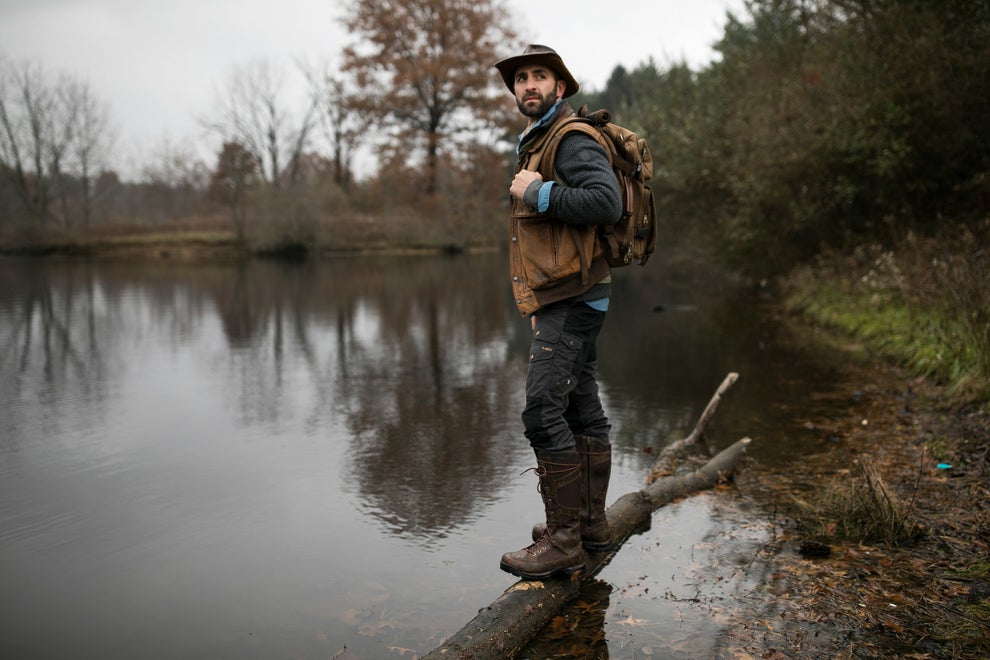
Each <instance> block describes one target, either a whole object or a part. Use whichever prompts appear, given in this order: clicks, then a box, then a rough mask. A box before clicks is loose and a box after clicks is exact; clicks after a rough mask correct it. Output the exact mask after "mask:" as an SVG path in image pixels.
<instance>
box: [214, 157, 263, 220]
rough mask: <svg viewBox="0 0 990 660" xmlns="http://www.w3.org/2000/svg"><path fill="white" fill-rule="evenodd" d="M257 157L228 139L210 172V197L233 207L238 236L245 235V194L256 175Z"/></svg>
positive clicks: (231, 210) (231, 211)
mask: <svg viewBox="0 0 990 660" xmlns="http://www.w3.org/2000/svg"><path fill="white" fill-rule="evenodd" d="M257 165H258V164H257V161H256V160H255V158H254V156H252V155H251V153H250V152H249V151H248V150H247V149H245V148H244V147H243V146H241V145H240V144H238V143H237V142H225V143H224V145H223V148H222V149H221V150H220V154H219V156H217V166H216V168H215V169H214V170H213V173H212V175H211V176H210V197H211V198H212V199H214V200H216V201H218V202H219V203H221V204H223V205H224V206H226V207H228V208H229V209H230V219H231V223H232V224H233V225H234V231H235V232H236V234H237V237H238V238H240V239H243V238H244V234H245V232H244V197H245V195H246V194H247V191H248V188H249V186H250V185H251V183H252V182H253V181H254V179H255V178H256V176H257V171H258V167H257Z"/></svg>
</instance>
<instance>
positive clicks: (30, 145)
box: [0, 60, 88, 227]
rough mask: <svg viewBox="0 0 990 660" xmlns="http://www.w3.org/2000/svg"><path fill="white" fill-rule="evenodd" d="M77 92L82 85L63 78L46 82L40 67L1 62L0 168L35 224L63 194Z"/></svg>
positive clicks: (48, 217)
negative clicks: (60, 192)
mask: <svg viewBox="0 0 990 660" xmlns="http://www.w3.org/2000/svg"><path fill="white" fill-rule="evenodd" d="M81 89H87V87H86V86H85V84H84V83H81V82H79V81H78V80H75V79H73V78H72V77H71V76H68V75H66V74H62V75H60V76H58V77H57V79H56V80H55V81H54V82H53V81H51V80H50V78H49V76H48V74H47V72H46V71H45V70H44V69H43V68H42V66H41V65H40V64H37V63H33V62H22V63H20V64H14V63H11V62H9V61H6V60H0V169H2V170H3V173H4V174H5V176H6V178H7V180H8V183H9V184H10V185H11V186H12V187H13V188H14V191H15V192H16V194H17V197H18V198H19V199H20V200H21V204H22V206H23V208H24V210H25V213H26V217H27V219H28V221H29V222H30V223H31V224H32V225H34V226H39V227H40V226H42V225H44V224H46V223H48V222H49V221H50V220H51V219H52V218H53V214H52V202H53V201H54V199H55V197H56V195H57V194H58V191H59V189H60V187H61V190H62V191H63V192H64V187H62V186H63V184H64V180H63V175H64V172H63V159H64V158H65V156H66V153H67V151H68V150H69V148H70V146H71V144H72V142H73V139H74V137H75V133H76V130H77V123H78V116H79V92H78V90H81ZM87 93H88V91H87ZM62 199H63V202H64V203H65V199H64V197H63V198H62ZM65 217H66V216H65V209H63V221H64V220H65Z"/></svg>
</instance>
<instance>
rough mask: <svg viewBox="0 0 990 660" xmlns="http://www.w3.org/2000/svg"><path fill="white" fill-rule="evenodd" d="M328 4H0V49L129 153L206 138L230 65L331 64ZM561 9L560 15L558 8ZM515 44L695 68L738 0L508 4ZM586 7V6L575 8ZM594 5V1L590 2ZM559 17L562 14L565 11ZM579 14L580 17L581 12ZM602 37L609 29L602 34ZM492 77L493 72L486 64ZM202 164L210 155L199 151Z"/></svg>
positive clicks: (587, 68) (337, 43)
mask: <svg viewBox="0 0 990 660" xmlns="http://www.w3.org/2000/svg"><path fill="white" fill-rule="evenodd" d="M340 4H341V3H340V2H338V1H335V0H268V1H264V0H0V53H2V54H3V55H4V56H6V57H7V58H10V59H13V60H24V59H30V60H34V61H40V62H41V63H43V64H44V66H45V67H46V69H48V70H49V72H51V73H55V72H63V71H64V72H68V73H72V74H75V75H78V76H81V77H83V78H84V79H86V80H88V81H89V83H90V85H91V87H92V88H93V90H94V91H95V92H96V93H97V95H98V96H99V97H100V98H102V99H103V100H105V101H106V102H107V103H108V104H109V106H110V112H111V114H112V116H113V120H114V122H115V124H117V126H118V127H119V132H120V136H119V146H120V149H121V150H122V151H124V152H126V153H130V154H132V155H131V157H132V158H134V156H133V154H136V153H141V152H144V151H147V150H148V149H149V148H153V147H154V146H155V145H161V144H163V143H165V142H168V143H176V144H180V143H181V144H203V135H202V130H201V129H200V127H199V124H198V123H197V120H198V118H202V117H209V116H210V111H211V107H212V105H213V103H214V101H215V99H216V89H217V88H218V87H221V86H222V85H223V83H224V81H225V80H226V78H227V77H228V76H229V73H230V71H231V69H232V67H233V66H235V65H243V64H246V63H248V62H250V61H252V60H254V59H259V58H273V59H275V60H280V61H285V62H287V63H290V62H291V61H292V60H293V58H306V59H309V60H315V59H318V58H323V59H329V60H330V61H331V62H335V61H338V58H339V54H340V50H341V47H342V46H343V45H344V43H346V42H347V41H348V39H347V35H346V34H345V32H344V30H343V28H342V27H341V26H340V24H339V22H338V20H337V19H338V18H339V16H340V14H341V10H340ZM564 4H566V5H567V7H568V10H567V12H561V15H557V12H558V11H559V8H560V7H561V6H563V5H564ZM508 5H509V6H510V8H512V9H513V10H514V12H515V15H516V18H517V19H518V22H517V31H518V32H519V33H520V35H522V42H521V43H520V44H518V45H512V47H509V48H507V50H508V51H509V52H513V53H514V52H519V51H521V50H522V47H523V46H524V45H525V43H528V42H535V43H542V44H546V45H548V46H551V47H553V48H555V49H556V50H557V51H558V52H559V53H560V54H561V55H562V56H563V58H564V61H565V62H566V63H567V66H568V68H569V69H570V70H571V72H572V73H573V74H574V75H575V77H576V78H577V79H578V80H579V82H581V83H582V85H584V86H586V87H589V88H591V89H601V88H602V87H603V86H604V84H605V81H606V80H607V79H608V76H609V74H610V73H611V72H612V70H613V69H614V68H615V66H616V65H617V64H622V65H624V66H625V67H627V68H629V69H632V68H635V67H636V66H637V65H639V64H641V63H643V62H645V61H647V59H649V58H650V57H652V58H653V59H654V60H655V61H656V62H657V63H658V64H660V65H663V64H665V63H669V62H672V61H677V60H681V59H684V60H686V61H687V62H688V63H689V64H691V65H694V66H701V65H704V64H706V63H708V62H709V61H710V60H711V59H712V57H714V54H713V52H712V50H711V44H712V43H713V42H714V41H715V40H717V39H718V37H719V36H720V35H721V33H722V27H723V26H724V24H725V17H726V12H727V11H732V12H733V13H736V14H739V13H740V12H741V10H742V7H743V0H568V2H566V3H564V2H558V1H555V0H543V1H542V2H532V1H524V0H508ZM581 7H587V10H586V11H584V12H583V13H582V12H580V11H579V8H581ZM596 8H600V9H596ZM565 14H566V16H565ZM579 14H580V15H579ZM604 35H609V36H608V37H606V36H604ZM492 75H493V76H494V75H496V73H495V71H494V69H493V70H492ZM200 155H201V156H202V157H204V158H206V160H207V161H211V160H212V156H209V155H207V154H200Z"/></svg>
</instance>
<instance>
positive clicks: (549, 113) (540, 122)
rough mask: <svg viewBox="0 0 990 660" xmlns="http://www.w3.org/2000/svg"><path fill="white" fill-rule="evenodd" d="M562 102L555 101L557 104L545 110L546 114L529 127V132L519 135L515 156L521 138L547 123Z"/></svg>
mask: <svg viewBox="0 0 990 660" xmlns="http://www.w3.org/2000/svg"><path fill="white" fill-rule="evenodd" d="M563 102H564V99H557V102H556V103H554V104H553V107H552V108H550V109H549V110H547V111H546V113H545V114H544V115H543V116H542V117H540V118H539V120H538V121H537V122H536V123H535V124H533V125H532V126H530V127H529V130H527V131H523V132H522V133H520V134H519V141H518V142H517V144H516V153H517V154H518V153H519V146H520V145H521V144H522V141H523V138H524V137H526V136H527V135H529V134H530V133H532V132H533V131H535V130H536V129H537V128H539V127H540V126H543V124H545V123H547V120H548V119H550V117H552V116H553V114H554V113H555V112H557V108H559V107H560V104H561V103H563Z"/></svg>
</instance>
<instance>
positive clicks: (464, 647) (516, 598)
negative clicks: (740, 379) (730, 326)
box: [423, 374, 750, 660]
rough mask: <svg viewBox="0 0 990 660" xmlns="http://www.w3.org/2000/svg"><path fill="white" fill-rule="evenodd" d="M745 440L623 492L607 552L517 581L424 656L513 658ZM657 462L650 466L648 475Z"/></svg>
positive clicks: (703, 485)
mask: <svg viewBox="0 0 990 660" xmlns="http://www.w3.org/2000/svg"><path fill="white" fill-rule="evenodd" d="M736 377H737V376H736V374H729V376H728V377H727V378H726V380H725V381H723V383H722V386H721V387H719V390H718V391H717V392H716V394H715V396H714V397H713V398H712V402H710V403H709V404H708V407H706V409H705V412H704V413H703V414H702V417H701V419H700V420H699V423H698V425H696V426H695V429H694V431H693V432H692V434H691V435H690V436H688V438H690V442H683V441H682V442H681V446H682V447H686V446H689V445H691V444H693V443H694V442H695V441H696V440H697V438H698V437H700V435H701V432H702V431H703V428H704V424H705V423H707V421H708V419H709V418H710V417H711V415H712V414H713V413H714V409H715V407H716V406H717V403H718V400H719V399H720V398H721V396H722V394H724V392H725V390H726V389H728V387H730V386H731V385H732V383H734V382H735V379H736ZM688 438H686V439H685V440H687V439H688ZM749 443H750V439H749V438H743V439H741V440H738V441H736V442H735V443H734V444H732V445H731V446H729V447H727V448H726V449H724V450H722V451H721V452H719V453H718V454H717V455H716V456H715V457H714V458H712V459H711V460H710V461H708V462H707V463H706V464H705V465H704V466H703V467H701V468H698V469H697V470H694V471H693V472H689V473H687V474H681V475H676V476H661V477H659V478H656V479H652V480H651V481H650V483H648V485H647V486H646V487H644V488H643V489H642V490H639V491H636V492H632V493H626V494H625V495H622V496H621V497H619V499H617V500H616V501H615V502H614V503H613V504H612V506H610V507H609V508H608V510H607V511H606V513H605V515H606V516H607V518H608V524H609V528H610V530H611V534H612V547H613V549H612V550H611V551H610V552H607V553H589V554H588V556H587V561H586V563H585V569H584V570H583V571H580V572H578V573H575V574H574V575H572V576H571V577H570V578H569V579H554V580H542V581H541V580H520V581H518V582H516V583H515V584H513V585H512V586H511V587H509V588H508V589H506V590H505V591H504V592H503V593H502V595H501V596H499V597H498V598H497V599H496V600H495V602H493V603H492V604H491V605H488V606H487V607H484V608H482V609H481V610H479V611H478V614H477V615H476V616H475V617H474V618H473V619H471V620H470V621H469V622H468V623H467V624H465V625H464V627H463V628H461V629H460V630H459V631H458V632H456V633H454V634H453V635H452V636H450V637H449V638H448V639H447V640H446V641H445V642H444V643H443V644H441V645H440V646H438V647H437V648H435V649H434V650H433V651H431V652H429V653H428V654H426V655H425V656H423V657H424V659H431V660H437V659H439V658H458V659H465V660H466V659H468V658H470V659H471V660H488V659H491V660H504V659H505V658H513V657H515V655H516V654H517V653H518V652H519V651H520V650H521V649H522V648H523V647H524V646H525V645H526V644H527V643H529V641H530V640H531V639H532V638H533V637H535V636H536V634H537V633H538V632H539V631H540V630H541V629H542V628H543V627H544V626H545V625H546V624H547V623H549V622H550V620H551V619H552V618H553V617H554V616H556V615H557V613H558V612H560V610H561V609H562V608H563V607H564V606H565V605H566V604H567V602H568V601H570V600H572V599H573V598H575V597H576V596H577V595H578V594H579V593H580V590H581V582H580V581H581V580H582V579H587V578H591V577H593V576H595V575H597V574H598V572H599V571H601V570H602V568H604V567H605V565H606V564H607V563H608V561H609V559H610V558H611V557H612V555H614V554H615V552H616V551H617V550H618V549H619V547H620V546H621V545H622V544H623V543H624V542H625V541H626V539H628V538H629V537H630V536H632V535H633V534H634V533H635V532H636V530H638V529H641V528H643V527H646V526H648V525H649V522H650V520H651V518H652V515H653V512H654V511H655V510H657V509H658V508H660V507H661V506H663V505H664V504H667V503H669V502H672V501H674V500H676V499H678V498H681V497H684V496H685V495H688V494H690V493H693V492H697V491H700V490H705V489H708V488H712V487H714V486H715V485H716V484H718V483H720V482H722V481H724V480H725V479H726V478H727V477H728V476H730V475H731V474H732V472H733V470H734V469H735V465H736V463H737V462H738V461H739V459H740V458H741V457H742V455H743V454H744V453H745V451H746V448H747V446H748V445H749ZM661 457H662V460H667V459H669V457H670V454H669V452H664V453H662V454H661ZM659 462H660V461H659V460H658V463H659ZM658 463H657V464H658ZM657 464H655V465H654V469H651V471H650V476H652V475H653V473H654V470H655V469H656V465H657Z"/></svg>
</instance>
